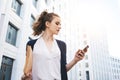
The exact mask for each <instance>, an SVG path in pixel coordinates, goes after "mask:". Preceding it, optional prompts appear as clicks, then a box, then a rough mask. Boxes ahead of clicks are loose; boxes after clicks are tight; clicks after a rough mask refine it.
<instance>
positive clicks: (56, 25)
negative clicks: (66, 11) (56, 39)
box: [47, 16, 61, 35]
mask: <svg viewBox="0 0 120 80" xmlns="http://www.w3.org/2000/svg"><path fill="white" fill-rule="evenodd" d="M47 28H48V30H49V31H50V32H51V33H52V34H56V35H57V34H58V32H59V31H60V29H61V20H60V17H57V16H54V17H53V20H52V21H51V22H48V25H47Z"/></svg>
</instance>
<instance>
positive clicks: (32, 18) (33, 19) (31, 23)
mask: <svg viewBox="0 0 120 80" xmlns="http://www.w3.org/2000/svg"><path fill="white" fill-rule="evenodd" d="M30 20H31V22H30V26H31V27H32V25H33V22H34V21H35V17H34V16H33V15H31V19H30Z"/></svg>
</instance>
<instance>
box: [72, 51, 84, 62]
mask: <svg viewBox="0 0 120 80" xmlns="http://www.w3.org/2000/svg"><path fill="white" fill-rule="evenodd" d="M85 53H86V52H84V51H83V50H80V49H79V50H78V51H77V52H76V53H75V57H74V61H75V62H78V61H80V60H82V59H83V58H84V56H85Z"/></svg>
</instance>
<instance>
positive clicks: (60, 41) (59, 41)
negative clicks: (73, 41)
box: [56, 39, 66, 44]
mask: <svg viewBox="0 0 120 80" xmlns="http://www.w3.org/2000/svg"><path fill="white" fill-rule="evenodd" d="M56 41H57V42H58V43H64V44H66V43H65V42H64V41H62V40H58V39H56Z"/></svg>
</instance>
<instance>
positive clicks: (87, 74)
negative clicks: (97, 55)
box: [86, 71, 90, 80]
mask: <svg viewBox="0 0 120 80" xmlns="http://www.w3.org/2000/svg"><path fill="white" fill-rule="evenodd" d="M86 80H90V76H89V71H86Z"/></svg>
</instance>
